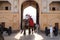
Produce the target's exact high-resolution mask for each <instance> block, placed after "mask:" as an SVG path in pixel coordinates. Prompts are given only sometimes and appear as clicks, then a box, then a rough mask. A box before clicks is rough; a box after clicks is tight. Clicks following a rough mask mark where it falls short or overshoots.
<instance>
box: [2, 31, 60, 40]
mask: <svg viewBox="0 0 60 40" xmlns="http://www.w3.org/2000/svg"><path fill="white" fill-rule="evenodd" d="M26 33H27V32H26ZM3 36H4V39H5V40H60V35H58V36H57V37H55V36H53V38H50V36H45V34H44V33H42V32H40V33H39V34H38V33H35V32H34V34H33V35H28V33H27V35H26V36H24V35H23V33H22V34H21V33H20V32H18V33H13V34H12V35H11V36H8V35H7V34H4V35H3Z"/></svg>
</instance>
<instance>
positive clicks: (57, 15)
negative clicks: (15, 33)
mask: <svg viewBox="0 0 60 40" xmlns="http://www.w3.org/2000/svg"><path fill="white" fill-rule="evenodd" d="M3 1H4V0H3ZM6 1H7V0H6ZM8 1H9V2H10V3H11V10H8V11H7V10H0V23H1V22H5V27H7V28H8V27H9V26H12V29H13V30H20V27H21V8H22V7H21V6H22V4H23V3H24V2H25V1H26V0H8ZM33 1H35V2H36V3H37V4H38V6H39V10H38V11H39V24H40V30H44V29H45V27H46V26H48V27H49V25H50V24H51V25H53V27H54V25H55V23H59V29H60V11H58V10H57V11H51V10H49V4H50V3H51V2H53V1H56V0H48V1H47V0H33ZM58 1H60V0H58ZM52 5H53V4H52ZM52 5H50V6H52ZM25 7H26V6H25Z"/></svg>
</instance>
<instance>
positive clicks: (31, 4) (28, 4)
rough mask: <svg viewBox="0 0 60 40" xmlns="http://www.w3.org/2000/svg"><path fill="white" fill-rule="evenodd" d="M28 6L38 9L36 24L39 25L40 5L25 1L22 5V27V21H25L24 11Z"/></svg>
mask: <svg viewBox="0 0 60 40" xmlns="http://www.w3.org/2000/svg"><path fill="white" fill-rule="evenodd" d="M28 6H32V7H34V8H36V11H37V13H36V14H37V15H36V23H37V24H39V6H38V3H37V2H35V1H25V2H23V3H22V5H21V25H22V19H23V10H24V9H25V8H26V7H28ZM21 28H22V26H21Z"/></svg>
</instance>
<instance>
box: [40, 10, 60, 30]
mask: <svg viewBox="0 0 60 40" xmlns="http://www.w3.org/2000/svg"><path fill="white" fill-rule="evenodd" d="M40 20H41V25H40V26H41V27H40V29H41V30H45V27H46V26H47V27H49V25H52V26H53V27H54V25H55V23H59V30H60V12H59V11H55V12H53V11H52V12H49V13H43V12H42V14H41V19H40Z"/></svg>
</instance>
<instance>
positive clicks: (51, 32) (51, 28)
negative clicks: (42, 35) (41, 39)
mask: <svg viewBox="0 0 60 40" xmlns="http://www.w3.org/2000/svg"><path fill="white" fill-rule="evenodd" d="M50 37H51V38H52V37H53V27H52V25H50Z"/></svg>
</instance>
